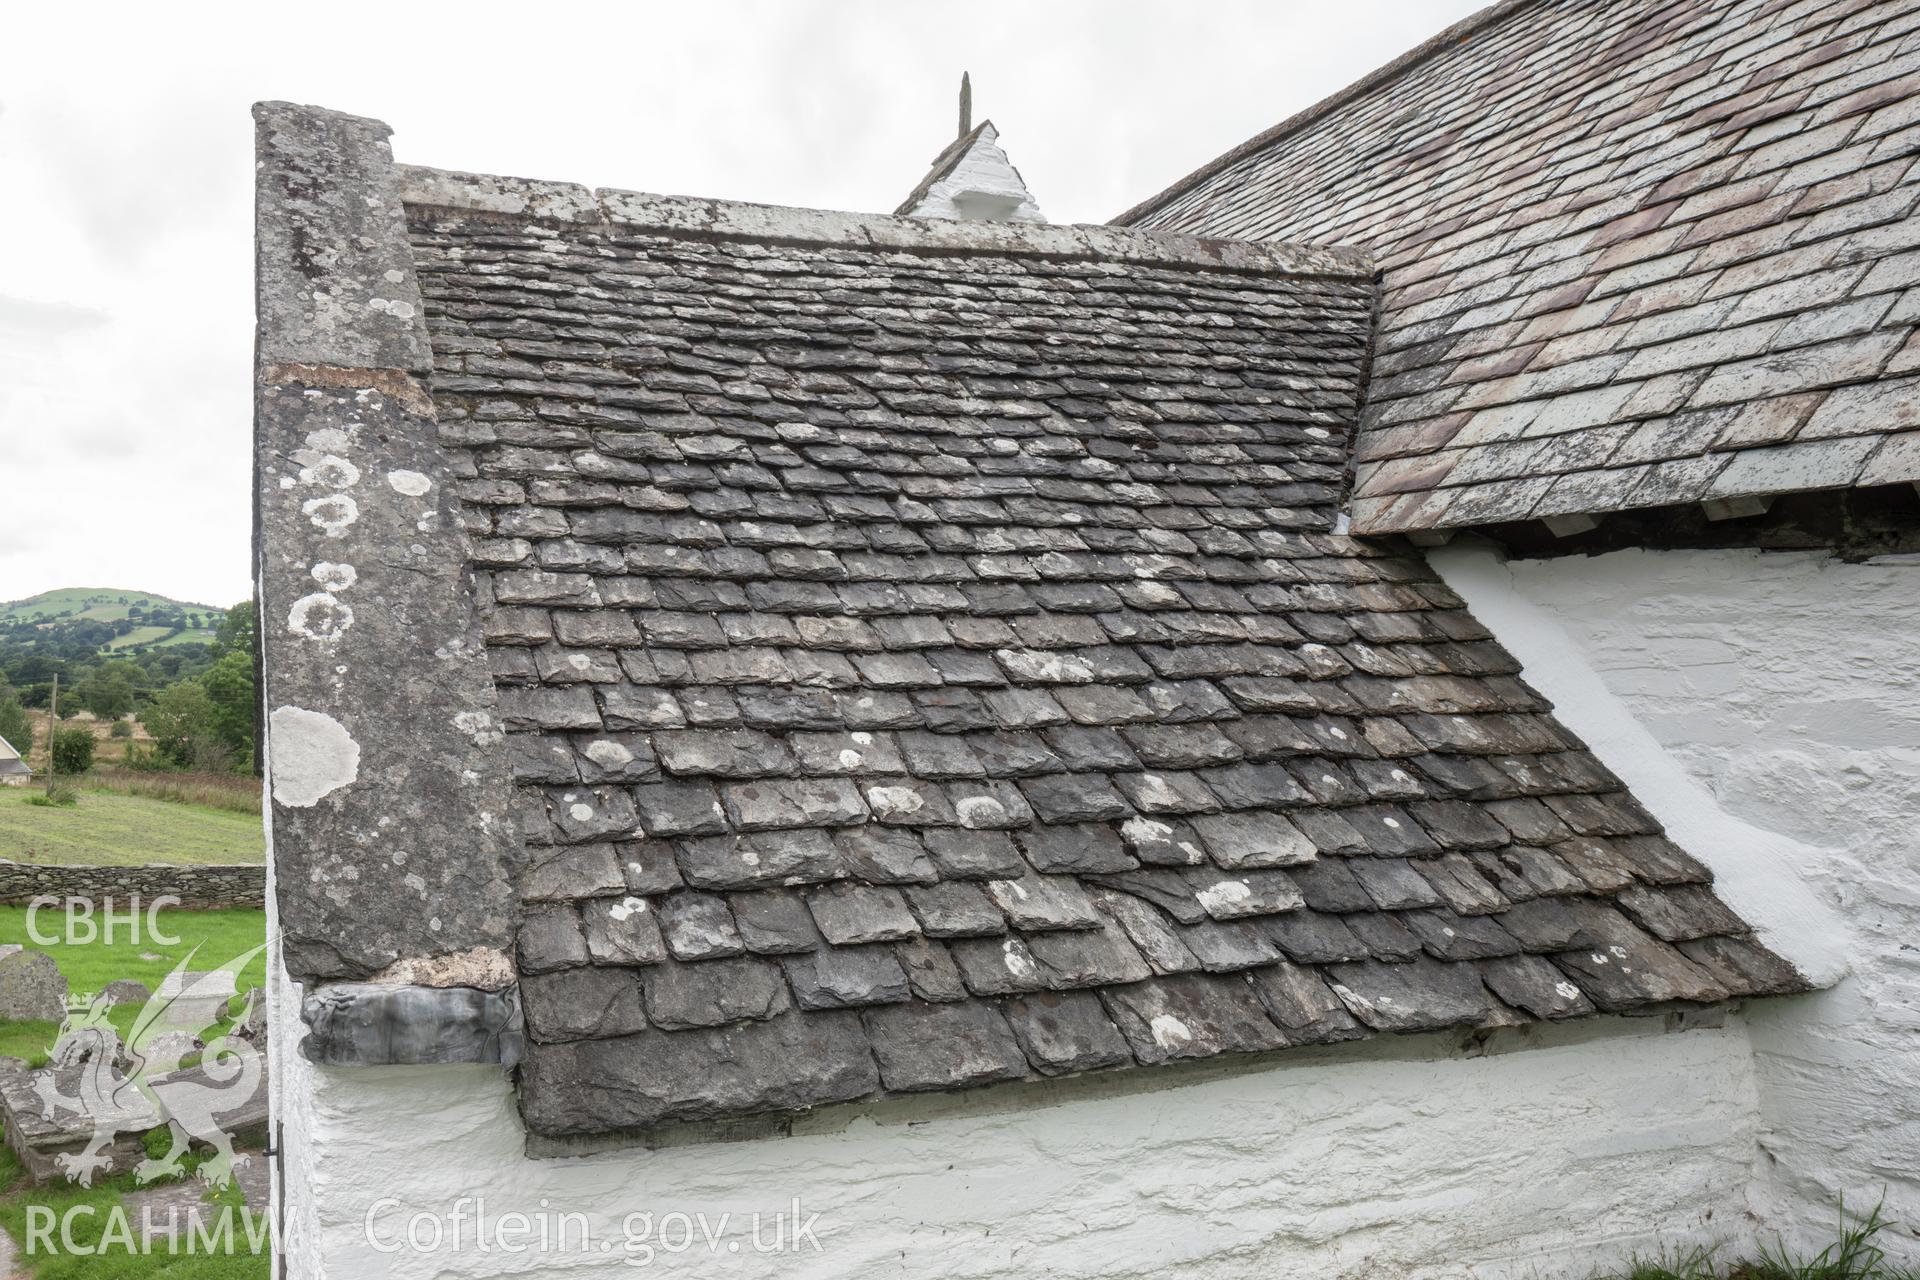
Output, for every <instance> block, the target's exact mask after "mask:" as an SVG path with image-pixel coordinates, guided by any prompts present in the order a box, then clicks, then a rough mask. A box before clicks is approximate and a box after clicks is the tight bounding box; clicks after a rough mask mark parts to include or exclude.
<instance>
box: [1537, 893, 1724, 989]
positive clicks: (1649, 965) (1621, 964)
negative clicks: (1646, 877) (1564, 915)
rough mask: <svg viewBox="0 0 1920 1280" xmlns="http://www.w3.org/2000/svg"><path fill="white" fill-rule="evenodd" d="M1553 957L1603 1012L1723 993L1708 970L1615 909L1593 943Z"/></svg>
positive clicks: (1721, 987)
mask: <svg viewBox="0 0 1920 1280" xmlns="http://www.w3.org/2000/svg"><path fill="white" fill-rule="evenodd" d="M1553 961H1554V963H1555V964H1557V965H1558V966H1560V969H1561V971H1562V972H1564V973H1565V974H1566V975H1567V976H1568V977H1569V978H1571V979H1573V981H1574V983H1575V985H1577V986H1578V987H1579V988H1580V989H1581V990H1582V991H1583V992H1585V993H1586V995H1587V997H1588V998H1589V999H1591V1000H1592V1001H1593V1002H1594V1004H1596V1005H1598V1006H1599V1007H1600V1008H1601V1009H1603V1010H1605V1011H1607V1012H1609V1013H1616V1012H1631V1011H1633V1010H1635V1009H1641V1008H1645V1007H1647V1006H1649V1005H1657V1004H1664V1003H1666V1002H1668V1001H1675V1000H1678V1001H1690V1002H1694V1003H1700V1004H1708V1003H1712V1002H1713V1001H1716V1000H1724V999H1726V998H1727V995H1728V992H1727V988H1725V987H1724V986H1722V985H1721V984H1720V983H1719V982H1718V981H1717V980H1715V978H1714V976H1713V975H1712V973H1710V972H1709V971H1707V970H1706V969H1703V968H1701V967H1700V966H1699V965H1697V964H1695V963H1693V961H1691V960H1689V959H1687V957H1686V956H1685V955H1683V954H1681V953H1680V952H1679V951H1677V950H1675V949H1674V948H1673V947H1672V946H1671V945H1669V944H1667V943H1665V942H1662V941H1660V940H1659V939H1658V938H1655V937H1653V936H1652V935H1650V934H1647V933H1643V932H1642V931H1641V930H1640V929H1639V928H1637V927H1636V926H1634V925H1633V924H1631V923H1629V922H1628V921H1627V919H1626V917H1624V916H1621V915H1619V914H1618V913H1617V912H1615V913H1613V915H1612V918H1611V919H1610V920H1608V921H1607V922H1606V925H1605V926H1604V936H1603V937H1601V938H1600V939H1599V940H1598V943H1597V945H1593V946H1589V947H1585V948H1582V949H1580V950H1576V951H1562V952H1559V953H1557V954H1556V955H1554V957H1553Z"/></svg>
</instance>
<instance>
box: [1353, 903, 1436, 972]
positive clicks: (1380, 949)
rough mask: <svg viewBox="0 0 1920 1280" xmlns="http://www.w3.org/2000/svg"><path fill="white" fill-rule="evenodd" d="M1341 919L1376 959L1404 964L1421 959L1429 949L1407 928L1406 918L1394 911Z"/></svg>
mask: <svg viewBox="0 0 1920 1280" xmlns="http://www.w3.org/2000/svg"><path fill="white" fill-rule="evenodd" d="M1341 920H1342V921H1343V922H1344V923H1345V924H1346V926H1347V928H1348V929H1349V930H1350V931H1351V932H1352V933H1353V936H1354V937H1356V938H1358V939H1359V940H1360V945H1361V946H1363V947H1365V948H1366V950H1367V954H1369V955H1371V956H1372V957H1373V958H1374V959H1375V960H1387V961H1391V962H1393V963H1395V964H1401V963H1404V962H1406V961H1409V960H1417V959H1419V958H1420V955H1421V953H1422V952H1424V951H1425V950H1426V946H1425V944H1423V943H1422V942H1421V941H1420V938H1419V936H1418V935H1417V934H1415V933H1414V932H1413V930H1412V929H1410V928H1408V927H1407V925H1406V923H1405V921H1404V917H1403V916H1401V915H1397V914H1395V913H1393V912H1389V911H1373V912H1366V911H1362V912H1358V913H1356V914H1354V915H1350V916H1342V917H1341Z"/></svg>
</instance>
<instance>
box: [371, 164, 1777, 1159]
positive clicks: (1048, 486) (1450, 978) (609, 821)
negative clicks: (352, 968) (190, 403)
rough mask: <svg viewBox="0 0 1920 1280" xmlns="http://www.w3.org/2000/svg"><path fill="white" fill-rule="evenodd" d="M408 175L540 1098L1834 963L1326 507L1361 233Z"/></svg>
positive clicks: (1732, 983) (987, 1055)
mask: <svg viewBox="0 0 1920 1280" xmlns="http://www.w3.org/2000/svg"><path fill="white" fill-rule="evenodd" d="M400 186H401V191H402V194H403V195H404V198H405V200H406V206H407V208H406V213H407V236H408V241H409V244H410V247H411V258H412V270H413V271H414V272H416V273H417V276H418V280H419V288H420V298H421V302H422V305H423V307H424V316H425V328H426V330H427V332H428V333H429V334H430V335H431V339H432V346H433V356H432V373H431V388H432V401H433V407H434V410H435V412H436V415H437V419H438V428H439V433H440V438H441V440H442V441H443V442H444V443H445V444H446V445H447V446H448V447H449V449H450V451H451V455H450V456H451V461H450V463H449V464H448V465H449V467H450V471H451V474H450V476H449V477H448V480H449V485H450V488H451V489H452V491H453V493H454V495H455V497H456V498H457V500H458V501H457V518H458V520H459V521H460V523H461V524H462V525H463V527H464V529H465V531H466V533H467V535H468V540H469V545H470V552H469V554H470V562H471V563H470V567H471V568H472V570H473V573H474V584H475V585H474V591H475V593H476V598H477V600H478V602H479V609H480V615H481V623H482V626H483V627H484V630H485V635H486V644H487V657H488V660H489V661H490V663H491V667H492V672H493V681H494V684H495V687H496V690H497V698H498V706H497V708H496V709H494V712H493V713H494V714H495V715H497V717H498V722H499V724H500V725H501V726H502V727H503V728H504V729H505V731H506V733H505V739H504V742H501V743H500V744H499V750H501V751H503V752H506V753H510V756H511V760H512V767H513V774H514V779H515V785H516V789H517V794H518V798H519V810H520V816H521V819H522V823H523V830H524V840H525V846H526V852H527V859H526V865H525V869H524V875H523V877H522V881H521V892H522V897H523V912H524V914H523V918H522V920H521V924H520V927H519V933H518V942H517V951H516V963H517V967H518V973H519V984H520V994H521V999H522V1002H523V1006H524V1010H525V1017H526V1026H527V1031H528V1035H529V1044H528V1045H527V1052H526V1058H525V1061H524V1062H523V1063H522V1065H521V1067H520V1073H521V1074H520V1084H521V1107H522V1112H523V1115H524V1118H525V1121H526V1123H527V1125H528V1127H529V1128H530V1130H531V1131H532V1132H533V1133H534V1134H536V1135H540V1136H543V1137H547V1138H568V1137H573V1136H579V1135H599V1134H606V1133H609V1132H614V1131H620V1132H648V1131H653V1130H657V1129H659V1128H660V1127H662V1126H671V1125H674V1124H677V1123H682V1122H709V1121H727V1122H730V1121H735V1120H739V1119H740V1118H742V1117H749V1116H769V1115H771V1116H776V1117H777V1116H781V1115H787V1114H791V1113H793V1112H796V1111H800V1110H804V1109H807V1108H811V1107H816V1106H820V1105H823V1104H830V1103H836V1102H845V1101H851V1100H855V1099H871V1098H877V1097H882V1096H886V1095H892V1094H901V1093H910V1092H915V1091H922V1090H934V1089H952V1088H959V1087H966V1086H976V1085H984V1084H987V1083H990V1082H995V1081H1009V1080H1019V1079H1027V1078H1038V1077H1048V1076H1055V1075H1060V1074H1063V1073H1070V1072H1080V1071H1089V1070H1095V1069H1106V1068H1117V1067H1127V1066H1132V1065H1136V1064H1138V1065H1153V1064H1160V1063H1165V1062H1169V1061H1173V1060H1178V1059H1194V1058H1204V1057H1209V1056H1212V1055H1217V1054H1224V1053H1243V1052H1251V1051H1261V1050H1274V1049H1280V1048H1284V1047H1288V1046H1295V1045H1309V1044H1326V1043H1330V1042H1335V1041H1343V1040H1348V1039H1353V1038H1358V1037H1364V1036H1367V1035H1370V1034H1373V1033H1376V1032H1411V1031H1430V1030H1438V1029H1444V1028H1454V1027H1476V1026H1493V1025H1508V1024H1513V1023H1518V1022H1524V1021H1527V1020H1530V1019H1561V1018H1568V1017H1577V1016H1582V1015H1589V1014H1593V1013H1596V1012H1600V1011H1629V1012H1630V1011H1638V1010H1648V1009H1660V1008H1666V1007H1669V1006H1671V1005H1672V1004H1673V1003H1675V1002H1680V1003H1682V1004H1686V1003H1701V1002H1712V1001H1720V1000H1724V999H1727V998H1730V997H1735V996H1741V995H1747V994H1753V993H1763V992H1773V991H1782V990H1789V989H1795V988H1796V987H1797V986H1798V985H1799V979H1798V978H1797V976H1796V975H1795V974H1794V973H1793V972H1792V971H1791V970H1790V969H1789V968H1788V967H1787V966H1786V965H1785V964H1784V963H1783V962H1781V961H1779V960H1778V959H1776V958H1775V957H1773V956H1772V955H1771V954H1770V953H1769V952H1767V951H1765V950H1763V949H1762V948H1761V947H1760V946H1758V945H1757V944H1756V943H1755V942H1754V941H1753V940H1752V939H1751V937H1750V936H1749V934H1748V931H1747V929H1746V927H1745V926H1744V925H1743V924H1742V922H1741V921H1740V920H1739V919H1738V918H1737V917H1736V916H1735V915H1734V914H1733V913H1732V912H1730V911H1729V910H1728V909H1727V908H1726V907H1725V906H1724V905H1723V904H1721V903H1720V902H1719V901H1718V900H1717V899H1716V898H1715V896H1714V894H1713V892H1712V890H1711V888H1710V887H1709V885H1708V880H1709V875H1708V872H1707V870H1706V869H1705V868H1704V867H1703V866H1702V865H1701V864H1700V863H1699V862H1697V861H1696V860H1694V859H1693V858H1692V857H1689V856H1688V855H1687V854H1686V853H1684V852H1682V851H1681V850H1680V849H1678V848H1676V847H1675V846H1674V845H1673V844H1671V843H1670V842H1669V841H1667V840H1666V839H1665V838H1664V837H1663V836H1662V835H1661V834H1660V829H1659V827H1658V825H1657V824H1656V823H1655V822H1654V820H1653V819H1652V818H1650V817H1649V816H1648V814H1647V813H1646V812H1645V811H1644V810H1643V809H1642V808H1641V807H1640V806H1639V805H1638V804H1636V803H1635V802H1634V801H1633V799H1632V798H1631V797H1630V796H1629V795H1627V794H1626V792H1625V791H1624V790H1623V788H1622V785H1621V783H1620V782H1619V780H1618V779H1617V778H1615V777H1614V776H1613V775H1612V774H1610V773H1609V772H1608V771H1607V770H1606V769H1605V768H1603V767H1602V766H1601V765H1600V764H1599V763H1598V762H1597V761H1596V760H1595V759H1594V758H1593V757H1592V756H1591V755H1590V754H1588V752H1587V751H1586V750H1585V749H1584V748H1583V747H1582V746H1581V744H1580V743H1579V742H1578V741H1577V740H1575V739H1574V738H1573V736H1572V735H1571V734H1569V733H1568V732H1567V731H1566V730H1565V729H1564V728H1562V727H1561V726H1559V725H1558V724H1557V723H1556V722H1555V721H1554V720H1553V719H1552V717H1551V716H1550V714H1549V709H1548V707H1547V704H1546V703H1545V702H1544V700H1542V699H1541V698H1540V697H1539V695H1537V694H1536V693H1534V692H1533V691H1532V690H1530V689H1529V688H1528V687H1527V686H1526V685H1525V684H1524V683H1523V682H1522V681H1521V679H1520V678H1519V674H1518V672H1517V668H1516V664H1515V662H1514V661H1513V659H1512V658H1511V657H1510V656H1508V655H1507V654H1506V653H1505V652H1504V651H1503V650H1502V649H1501V648H1500V646H1499V645H1498V644H1497V643H1495V642H1494V641H1493V640H1492V639H1491V638H1490V637H1489V636H1488V634H1487V633H1486V632H1485V631H1484V630H1483V629H1482V628H1481V627H1480V626H1479V625H1478V624H1477V623H1475V622H1474V620H1473V619H1472V618H1471V617H1470V616H1469V615H1468V614H1467V613H1466V612H1465V611H1464V609H1463V608H1462V607H1461V602H1460V601H1459V600H1458V599H1457V598H1456V597H1455V596H1454V595H1453V594H1452V593H1451V592H1450V591H1449V590H1448V589H1447V588H1446V587H1445V586H1444V585H1443V584H1442V583H1440V582H1439V581H1438V580H1437V578H1436V577H1435V576H1434V574H1433V573H1432V572H1431V571H1430V570H1429V569H1428V567H1427V566H1426V565H1425V564H1424V563H1423V562H1421V561H1420V560H1418V559H1415V558H1411V557H1410V556H1409V555H1407V554H1405V553H1404V551H1401V550H1396V549H1394V548H1391V547H1384V546H1379V545H1373V544H1367V543H1363V542H1358V541H1355V540H1352V539H1349V538H1345V537H1337V536H1334V535H1332V534H1331V533H1329V532H1328V530H1329V529H1330V527H1331V525H1332V522H1333V508H1334V505H1335V502H1336V499H1337V494H1338V488H1339V484H1340V480H1341V475H1342V470H1343V466H1344V463H1345V440H1346V437H1347V434H1348V431H1349V428H1350V426H1351V425H1352V422H1353V418H1354V415H1355V413H1356V411H1357V403H1358V399H1359V387H1360V381H1361V370H1362V365H1363V362H1364V359H1365V355H1366V348H1367V343H1368V337H1369V328H1370V321H1369V317H1370V313H1371V309H1372V306H1373V303H1374V298H1373V290H1372V287H1371V284H1370V280H1369V269H1368V267H1367V265H1366V264H1365V263H1364V262H1361V261H1359V260H1357V259H1355V258H1353V257H1351V256H1343V255H1340V254H1335V253H1328V252H1323V251H1318V250H1308V249H1297V248H1289V247H1286V246H1273V247H1268V248H1255V247H1250V246H1236V245H1226V244H1217V243H1209V242H1201V241H1191V240H1187V239H1185V238H1183V237H1177V236H1160V235H1142V234H1139V233H1127V232H1113V231H1108V230H1104V229H1094V228H1032V227H1019V228H1013V227H1006V226H990V225H984V224H969V223H951V222H948V223H929V222H920V221H911V220H906V219H897V218H877V217H876V218H858V217H852V216H849V215H839V214H821V213H813V212H809V211H799V210H772V209H763V208H757V207H754V206H742V205H726V204H719V203H714V202H701V201H676V200H665V199H660V198H656V197H643V196H632V195H626V194H622V193H609V192H601V193H597V194H596V193H590V192H588V191H586V190H584V189H581V188H570V187H561V186H549V185H540V184H524V183H517V182H512V181H510V180H499V179H479V178H471V177H467V176H463V175H454V174H447V173H441V172H438V171H432V170H406V171H403V172H402V176H401V179H400ZM395 274H396V275H399V274H403V273H401V272H395ZM393 305H394V304H393V303H392V302H391V301H390V300H389V301H387V302H384V303H383V304H382V308H383V310H384V311H385V312H386V313H388V314H391V313H392V308H393ZM399 581H404V579H400V580H399ZM357 589H358V588H356V590H357ZM389 589H390V590H391V589H395V588H389ZM371 603H373V602H371V601H369V600H368V599H367V598H365V597H362V598H361V599H360V601H359V609H360V610H361V611H362V612H363V613H364V612H365V611H366V610H367V609H368V608H369V607H370V605H371ZM364 768H365V766H364V765H363V771H364Z"/></svg>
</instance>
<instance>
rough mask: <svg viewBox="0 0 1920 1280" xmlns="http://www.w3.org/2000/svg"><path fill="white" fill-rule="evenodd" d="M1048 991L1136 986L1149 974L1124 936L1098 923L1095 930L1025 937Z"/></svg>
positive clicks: (1110, 925) (1109, 925) (1109, 924)
mask: <svg viewBox="0 0 1920 1280" xmlns="http://www.w3.org/2000/svg"><path fill="white" fill-rule="evenodd" d="M1021 941H1022V942H1024V943H1025V944H1026V947H1027V953H1028V954H1029V955H1030V956H1032V957H1033V961H1034V963H1035V964H1036V965H1038V966H1039V968H1040V971H1041V974H1042V977H1043V979H1044V984H1045V985H1046V986H1048V987H1051V988H1052V989H1054V990H1056V991H1058V990H1064V989H1066V988H1070V987H1093V986H1108V985H1111V984H1113V983H1117V982H1138V981H1140V980H1141V979H1142V978H1146V977H1149V976H1151V975H1152V973H1153V970H1152V969H1151V968H1149V967H1148V965H1147V962H1146V961H1145V960H1144V959H1143V958H1142V957H1141V955H1140V953H1139V952H1138V951H1137V950H1135V949H1134V946H1133V944H1132V942H1130V941H1128V939H1127V935H1126V932H1125V931H1124V930H1122V929H1121V928H1120V927H1119V926H1117V925H1115V924H1113V923H1112V922H1111V921H1109V920H1106V919H1102V920H1101V921H1100V927H1099V928H1097V929H1071V930H1066V929H1063V930H1056V931H1052V932H1046V933H1028V934H1026V935H1025V936H1024V937H1023V938H1022V939H1021Z"/></svg>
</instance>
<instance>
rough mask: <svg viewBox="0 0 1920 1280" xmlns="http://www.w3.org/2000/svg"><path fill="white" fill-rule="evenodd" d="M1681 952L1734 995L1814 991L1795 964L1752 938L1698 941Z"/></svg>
mask: <svg viewBox="0 0 1920 1280" xmlns="http://www.w3.org/2000/svg"><path fill="white" fill-rule="evenodd" d="M1680 953H1681V954H1682V955H1684V956H1686V957H1687V959H1689V960H1691V961H1693V962H1694V963H1695V964H1696V965H1698V966H1700V968H1701V969H1703V970H1705V971H1706V972H1707V973H1708V974H1709V975H1711V976H1712V977H1713V979H1714V981H1716V982H1718V983H1719V984H1720V985H1721V986H1723V987H1725V988H1726V989H1727V990H1728V991H1730V992H1732V993H1733V994H1734V995H1786V994H1790V993H1793V992H1799V991H1809V990H1811V989H1812V984H1810V983H1809V982H1808V981H1807V979H1806V978H1805V977H1804V976H1803V975H1802V974H1801V973H1800V972H1799V970H1797V969H1795V968H1794V967H1793V966H1792V965H1791V964H1788V963H1787V962H1786V961H1785V960H1782V959H1781V958H1780V957H1779V956H1777V955H1774V954H1773V953H1772V952H1771V951H1768V950H1767V949H1766V948H1765V947H1762V946H1760V945H1759V944H1758V943H1756V942H1754V941H1753V940H1752V939H1751V938H1745V937H1739V938H1733V937H1728V938H1697V939H1695V940H1693V941H1691V942H1683V943H1681V944H1680Z"/></svg>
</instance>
